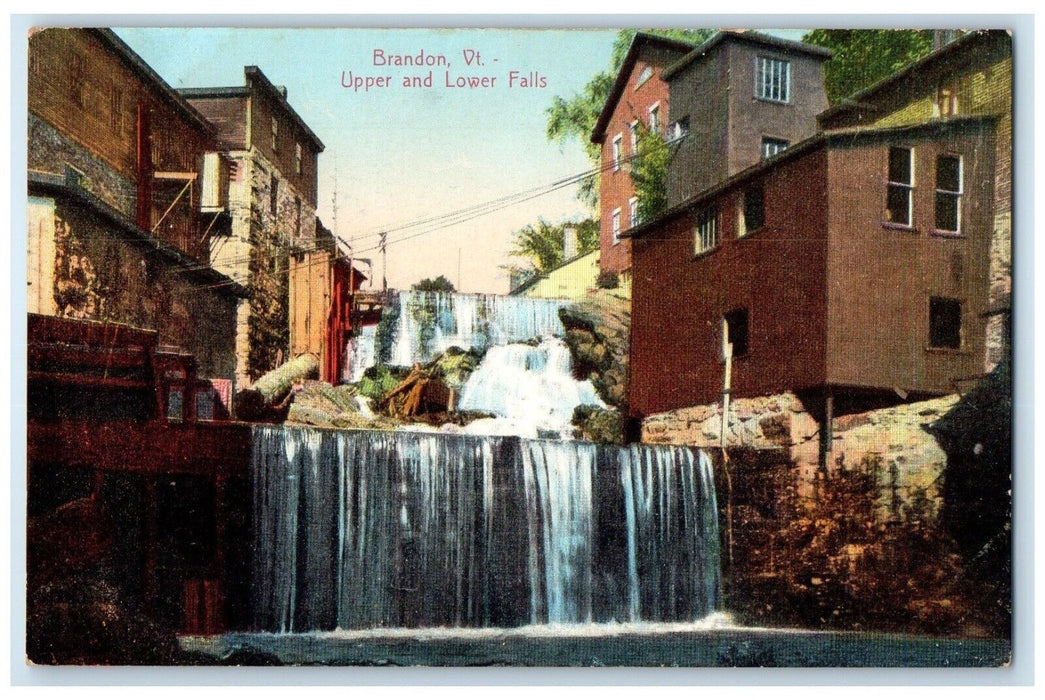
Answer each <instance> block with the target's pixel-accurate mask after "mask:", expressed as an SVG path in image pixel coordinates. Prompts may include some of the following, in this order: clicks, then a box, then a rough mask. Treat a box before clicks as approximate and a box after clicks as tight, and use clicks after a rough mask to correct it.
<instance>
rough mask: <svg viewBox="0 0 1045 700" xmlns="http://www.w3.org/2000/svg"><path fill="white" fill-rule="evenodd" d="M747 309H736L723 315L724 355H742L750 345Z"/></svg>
mask: <svg viewBox="0 0 1045 700" xmlns="http://www.w3.org/2000/svg"><path fill="white" fill-rule="evenodd" d="M747 341H748V324H747V309H734V310H733V311H730V312H729V313H727V314H724V315H723V316H722V356H723V357H726V356H728V355H732V356H733V357H742V356H744V355H746V354H747V346H748V342H747Z"/></svg>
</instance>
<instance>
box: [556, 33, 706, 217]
mask: <svg viewBox="0 0 1045 700" xmlns="http://www.w3.org/2000/svg"><path fill="white" fill-rule="evenodd" d="M643 31H644V32H646V33H649V34H656V35H658V36H663V37H667V38H669V39H679V40H682V41H688V42H691V43H692V44H693V45H694V46H696V45H697V44H700V43H701V42H703V41H705V40H707V39H708V38H709V37H710V36H711V35H712V34H713V33H714V31H713V30H711V29H646V30H643ZM635 33H636V30H634V29H622V30H620V31H619V32H617V38H616V40H615V41H614V43H613V53H612V56H611V61H610V67H609V69H608V70H605V71H601V72H599V73H596V74H595V75H594V76H592V78H591V80H589V81H588V83H587V84H586V85H585V86H584V87H583V88H582V89H581V91H580V92H578V93H576V94H575V95H573V96H571V97H562V96H559V95H556V96H555V97H554V98H553V99H552V104H551V106H550V107H549V108H548V109H547V110H545V114H546V115H547V116H548V120H547V127H546V129H545V134H546V135H547V137H548V140H549V141H554V142H556V143H559V144H565V143H568V142H571V141H573V140H574V139H579V140H580V142H581V144H582V145H583V146H584V151H585V153H587V155H588V160H590V161H591V164H592V167H593V168H594V169H595V170H598V168H599V165H600V152H601V149H600V147H599V145H598V144H594V143H592V142H591V132H592V130H593V129H595V122H597V121H598V120H599V112H601V111H602V107H603V105H604V104H606V99H607V98H608V97H609V95H610V90H611V89H612V88H613V82H614V80H616V78H617V72H618V71H619V70H620V67H621V65H622V64H623V63H624V57H625V56H627V54H628V48H629V47H630V46H631V41H632V39H633V38H634V37H635ZM577 196H578V198H579V199H580V200H581V201H582V202H584V203H585V204H587V205H588V206H589V207H591V208H592V210H597V209H598V202H599V177H598V174H597V173H596V174H595V175H592V176H591V177H588V178H585V179H584V180H583V181H581V183H580V190H579V192H578V195H577Z"/></svg>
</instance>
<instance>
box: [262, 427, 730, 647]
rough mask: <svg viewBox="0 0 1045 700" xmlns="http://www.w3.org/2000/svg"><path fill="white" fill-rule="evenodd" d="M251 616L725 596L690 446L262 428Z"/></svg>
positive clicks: (448, 619) (704, 611) (363, 624)
mask: <svg viewBox="0 0 1045 700" xmlns="http://www.w3.org/2000/svg"><path fill="white" fill-rule="evenodd" d="M252 462H253V464H252V469H253V474H254V532H255V543H254V544H255V547H254V584H253V586H254V590H253V598H254V599H253V608H254V626H255V629H257V630H262V631H270V632H306V631H320V630H334V629H345V630H348V629H370V628H382V627H385V628H387V627H462V628H465V627H516V626H523V625H531V624H583V623H600V622H615V621H616V622H668V621H692V620H698V619H700V618H703V617H705V616H707V615H708V614H709V613H711V612H713V611H715V610H716V609H717V608H718V606H719V604H720V598H721V591H720V587H721V582H720V572H719V536H718V520H717V518H718V514H717V508H716V504H715V492H714V485H713V481H712V473H711V464H710V460H709V459H708V458H707V456H706V455H705V454H704V453H702V452H697V451H694V450H690V449H688V448H684V447H664V446H657V447H653V446H644V445H631V446H627V447H614V446H601V445H595V444H592V443H586V442H574V441H548V440H529V439H523V438H518V437H502V436H470V435H442V434H433V433H411V432H373V431H333V430H316V429H310V428H298V427H290V426H286V427H272V426H264V427H263V426H257V427H255V428H254V435H253V450H252Z"/></svg>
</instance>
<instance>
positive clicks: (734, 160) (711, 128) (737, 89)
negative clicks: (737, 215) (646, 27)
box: [661, 31, 831, 207]
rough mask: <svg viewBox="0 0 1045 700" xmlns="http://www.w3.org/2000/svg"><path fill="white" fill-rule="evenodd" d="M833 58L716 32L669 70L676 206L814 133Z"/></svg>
mask: <svg viewBox="0 0 1045 700" xmlns="http://www.w3.org/2000/svg"><path fill="white" fill-rule="evenodd" d="M830 56H831V52H830V51H828V50H827V49H824V48H821V47H819V46H813V45H811V44H803V43H801V42H797V41H787V40H785V39H778V38H776V37H772V36H767V35H765V34H759V33H757V32H751V31H747V32H719V33H717V34H716V35H715V36H713V37H712V38H711V39H709V40H708V41H707V42H705V43H704V44H702V45H700V46H699V47H697V48H696V49H694V50H693V51H690V52H689V53H688V54H686V55H685V56H684V57H683V58H682V59H681V60H678V61H676V62H674V63H672V64H671V65H669V66H667V67H666V68H665V69H664V71H663V73H662V74H661V75H662V78H663V80H665V81H666V82H667V84H668V101H669V102H670V104H671V111H672V119H674V120H675V122H674V123H675V124H676V125H677V126H675V128H674V130H673V132H672V136H683V135H684V136H685V138H678V139H677V140H676V141H673V142H672V161H671V166H670V167H669V168H668V193H667V194H668V206H669V207H670V206H673V205H675V204H678V203H679V202H682V201H683V200H685V199H687V198H688V197H691V196H693V195H695V194H697V193H698V192H701V191H703V190H705V189H707V188H708V187H711V186H712V185H714V184H716V183H718V182H721V181H722V180H725V179H726V178H728V177H730V176H732V175H735V174H736V173H738V172H740V171H741V170H744V169H745V168H747V167H749V166H752V165H754V164H756V163H758V162H759V161H761V160H764V159H765V158H768V157H771V156H773V155H776V154H777V153H779V152H780V151H783V150H784V149H786V148H787V147H788V146H790V145H792V144H795V143H798V142H799V141H802V140H804V139H806V138H808V137H810V136H812V135H813V134H814V133H816V127H817V125H816V115H817V114H819V113H820V112H822V111H823V110H824V109H825V108H826V107H827V94H826V92H825V91H824V73H823V64H824V61H826V60H827V59H828V58H830Z"/></svg>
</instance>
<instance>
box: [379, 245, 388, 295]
mask: <svg viewBox="0 0 1045 700" xmlns="http://www.w3.org/2000/svg"><path fill="white" fill-rule="evenodd" d="M387 245H388V232H387V231H382V232H381V243H380V245H379V246H378V248H379V249H380V251H381V291H385V290H386V289H388V256H387V255H386V247H387Z"/></svg>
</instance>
